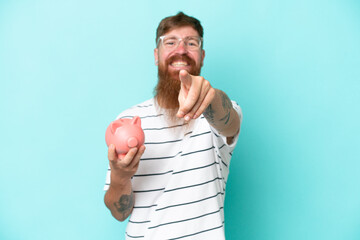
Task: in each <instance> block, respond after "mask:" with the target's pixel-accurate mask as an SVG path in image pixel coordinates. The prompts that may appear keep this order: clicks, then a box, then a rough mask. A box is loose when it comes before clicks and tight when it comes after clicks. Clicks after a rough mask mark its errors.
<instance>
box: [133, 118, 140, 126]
mask: <svg viewBox="0 0 360 240" xmlns="http://www.w3.org/2000/svg"><path fill="white" fill-rule="evenodd" d="M131 124H133V125H137V126H139V127H141V119H140V117H139V116H135V117H134V118H133V119H132V120H131Z"/></svg>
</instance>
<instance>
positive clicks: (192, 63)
mask: <svg viewBox="0 0 360 240" xmlns="http://www.w3.org/2000/svg"><path fill="white" fill-rule="evenodd" d="M174 61H185V62H187V63H188V64H189V65H190V66H195V64H196V63H195V60H193V59H192V58H190V57H189V56H188V55H186V54H175V55H173V56H171V57H170V58H168V59H167V60H166V61H165V63H166V65H169V64H170V63H172V62H174Z"/></svg>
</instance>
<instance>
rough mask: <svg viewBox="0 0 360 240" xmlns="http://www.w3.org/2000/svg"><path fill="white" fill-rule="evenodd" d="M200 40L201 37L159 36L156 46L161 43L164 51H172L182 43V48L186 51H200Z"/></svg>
mask: <svg viewBox="0 0 360 240" xmlns="http://www.w3.org/2000/svg"><path fill="white" fill-rule="evenodd" d="M202 40H203V39H202V38H201V37H186V38H178V37H175V36H161V37H159V40H158V42H157V46H159V43H160V42H161V45H162V46H163V47H164V48H165V49H166V50H174V49H176V48H177V47H178V46H179V44H180V42H181V41H184V46H185V47H186V49H187V50H190V51H196V50H199V49H200V47H201V42H202Z"/></svg>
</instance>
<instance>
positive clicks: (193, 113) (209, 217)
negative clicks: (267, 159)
mask: <svg viewBox="0 0 360 240" xmlns="http://www.w3.org/2000/svg"><path fill="white" fill-rule="evenodd" d="M202 37H203V28H202V26H201V24H200V22H199V21H198V20H197V19H195V18H193V17H189V16H187V15H185V14H184V13H182V12H180V13H178V14H177V15H175V16H171V17H167V18H164V19H163V20H162V21H161V22H160V24H159V26H158V28H157V33H156V43H157V45H156V49H155V50H154V57H155V64H156V65H157V66H158V77H159V82H158V85H157V86H156V89H155V97H154V98H153V99H150V100H148V101H146V102H144V103H141V104H139V105H136V106H134V107H132V108H130V109H128V110H126V111H124V112H123V113H121V114H120V115H119V117H118V118H128V117H133V116H136V115H137V116H140V118H141V122H142V128H143V130H144V132H145V143H144V146H141V147H139V148H132V149H131V150H130V151H129V152H128V153H127V155H126V156H125V157H123V158H122V159H119V158H118V157H117V154H116V153H115V147H114V146H113V145H110V146H109V150H108V158H109V163H110V170H109V171H108V175H107V183H106V185H105V190H107V192H106V194H105V204H106V206H107V207H108V208H109V209H110V211H111V213H112V215H113V216H114V217H115V218H116V219H118V220H119V221H124V220H125V219H126V218H127V217H128V216H129V215H130V214H131V218H130V219H129V223H128V226H127V229H126V239H155V240H161V239H202V240H203V239H207V240H208V239H216V240H221V239H225V234H224V209H223V207H224V197H225V187H226V181H227V176H228V173H229V163H230V159H231V155H232V151H233V150H234V147H235V144H236V142H237V138H238V135H239V131H240V121H241V118H242V115H241V109H240V107H239V106H238V105H237V104H236V103H235V102H232V101H230V99H229V98H228V96H227V95H226V94H225V93H224V92H222V91H221V90H218V89H214V88H212V86H211V85H210V83H209V82H208V81H207V80H205V79H204V78H203V77H201V76H200V70H201V67H202V66H203V61H204V57H205V51H204V50H203V48H202V46H203V39H202ZM145 147H146V150H145Z"/></svg>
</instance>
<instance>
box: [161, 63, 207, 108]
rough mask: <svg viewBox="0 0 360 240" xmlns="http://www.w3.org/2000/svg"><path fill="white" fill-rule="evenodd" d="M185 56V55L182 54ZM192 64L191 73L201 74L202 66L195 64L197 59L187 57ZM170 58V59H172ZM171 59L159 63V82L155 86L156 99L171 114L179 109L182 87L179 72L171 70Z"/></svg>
mask: <svg viewBox="0 0 360 240" xmlns="http://www.w3.org/2000/svg"><path fill="white" fill-rule="evenodd" d="M182 57H184V56H182ZM186 59H187V60H188V62H190V65H191V66H192V67H191V69H190V70H189V73H190V74H191V75H194V76H198V75H200V70H201V67H197V66H195V61H193V60H192V59H189V58H186ZM171 60H172V59H170V60H169V61H171ZM169 61H167V62H165V64H159V67H158V78H159V79H158V84H157V86H156V88H155V99H156V100H157V103H158V104H159V105H160V107H162V108H164V109H166V110H167V111H168V113H169V114H171V115H173V114H176V112H177V110H178V109H179V101H178V96H179V92H180V88H181V82H180V78H179V72H180V70H177V71H169V68H168V66H169Z"/></svg>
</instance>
